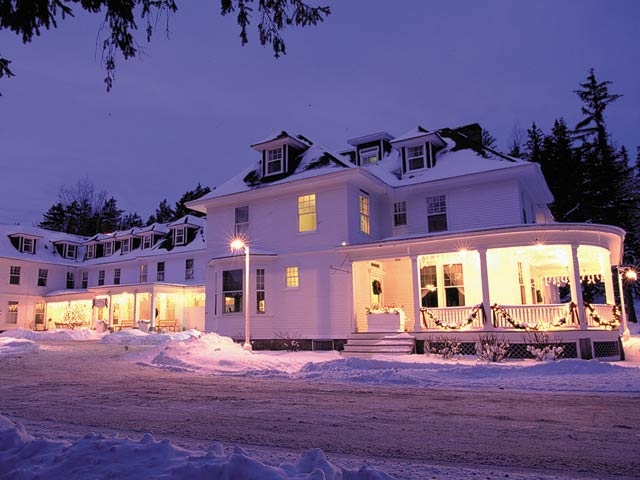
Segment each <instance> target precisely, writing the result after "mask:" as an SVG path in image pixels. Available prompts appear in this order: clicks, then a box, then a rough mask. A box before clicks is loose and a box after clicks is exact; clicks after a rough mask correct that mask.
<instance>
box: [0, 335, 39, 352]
mask: <svg viewBox="0 0 640 480" xmlns="http://www.w3.org/2000/svg"><path fill="white" fill-rule="evenodd" d="M39 349H40V347H39V346H38V344H37V343H36V342H34V341H33V340H28V339H25V338H12V337H3V336H0V355H21V354H23V353H31V352H37V351H38V350H39Z"/></svg>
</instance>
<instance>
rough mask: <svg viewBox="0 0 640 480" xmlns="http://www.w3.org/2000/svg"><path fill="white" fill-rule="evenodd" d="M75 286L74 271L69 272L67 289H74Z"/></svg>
mask: <svg viewBox="0 0 640 480" xmlns="http://www.w3.org/2000/svg"><path fill="white" fill-rule="evenodd" d="M74 287H75V283H74V281H73V272H67V289H68V290H72V289H73V288H74Z"/></svg>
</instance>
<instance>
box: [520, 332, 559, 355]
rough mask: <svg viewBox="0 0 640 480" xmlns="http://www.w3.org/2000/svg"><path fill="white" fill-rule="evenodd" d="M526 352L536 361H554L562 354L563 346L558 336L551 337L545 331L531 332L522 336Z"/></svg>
mask: <svg viewBox="0 0 640 480" xmlns="http://www.w3.org/2000/svg"><path fill="white" fill-rule="evenodd" d="M524 341H525V343H526V344H527V352H529V353H530V354H531V355H532V356H533V358H534V359H535V360H536V361H538V362H544V361H547V360H551V361H555V360H558V359H559V358H562V357H563V355H564V347H563V346H561V345H560V343H561V342H562V340H561V339H560V338H554V337H551V335H549V334H548V333H546V332H533V333H532V334H530V335H528V336H526V337H525V338H524Z"/></svg>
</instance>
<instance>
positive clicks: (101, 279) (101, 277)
mask: <svg viewBox="0 0 640 480" xmlns="http://www.w3.org/2000/svg"><path fill="white" fill-rule="evenodd" d="M98 285H104V270H99V271H98Z"/></svg>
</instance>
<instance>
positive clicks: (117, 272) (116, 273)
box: [113, 268, 121, 285]
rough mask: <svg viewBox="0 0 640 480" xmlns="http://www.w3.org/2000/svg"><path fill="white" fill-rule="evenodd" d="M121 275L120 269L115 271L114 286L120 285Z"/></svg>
mask: <svg viewBox="0 0 640 480" xmlns="http://www.w3.org/2000/svg"><path fill="white" fill-rule="evenodd" d="M120 273H121V270H120V269H119V268H116V269H115V270H114V271H113V284H114V285H120Z"/></svg>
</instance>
